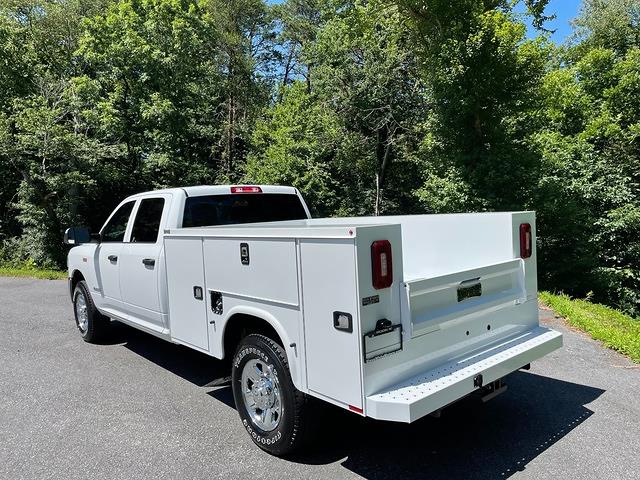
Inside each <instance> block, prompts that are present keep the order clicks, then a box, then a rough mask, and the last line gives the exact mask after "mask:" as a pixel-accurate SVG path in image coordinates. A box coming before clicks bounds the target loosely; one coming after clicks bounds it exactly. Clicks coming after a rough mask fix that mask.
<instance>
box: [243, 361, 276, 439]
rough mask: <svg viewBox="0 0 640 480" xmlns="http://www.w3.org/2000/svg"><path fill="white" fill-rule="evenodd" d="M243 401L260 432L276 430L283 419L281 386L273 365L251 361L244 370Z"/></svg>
mask: <svg viewBox="0 0 640 480" xmlns="http://www.w3.org/2000/svg"><path fill="white" fill-rule="evenodd" d="M240 381H241V382H242V399H243V400H244V406H245V408H246V409H247V413H248V414H249V417H250V418H251V420H252V422H253V423H254V424H255V426H257V427H258V428H259V429H260V430H262V431H264V432H270V431H272V430H275V429H276V428H277V426H278V425H279V423H280V418H281V417H282V402H281V399H280V385H279V383H278V376H277V374H276V372H275V368H274V367H273V365H267V364H266V363H265V362H263V361H262V360H259V359H251V360H249V361H248V362H247V363H245V365H244V367H243V368H242V377H241V380H240Z"/></svg>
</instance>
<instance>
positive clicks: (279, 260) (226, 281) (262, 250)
mask: <svg viewBox="0 0 640 480" xmlns="http://www.w3.org/2000/svg"><path fill="white" fill-rule="evenodd" d="M243 243H246V244H247V245H248V246H249V264H248V265H244V264H243V263H242V261H241V258H240V245H241V244H243ZM204 258H205V264H206V265H207V289H208V290H215V291H218V292H222V293H223V295H224V294H228V295H235V296H239V297H245V298H247V297H248V298H251V299H255V300H266V301H271V302H276V303H283V304H285V305H290V306H298V305H299V301H298V268H297V257H296V242H295V240H293V239H264V240H262V239H254V238H251V239H242V238H237V239H236V238H205V239H204Z"/></svg>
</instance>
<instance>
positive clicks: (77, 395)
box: [0, 278, 640, 480]
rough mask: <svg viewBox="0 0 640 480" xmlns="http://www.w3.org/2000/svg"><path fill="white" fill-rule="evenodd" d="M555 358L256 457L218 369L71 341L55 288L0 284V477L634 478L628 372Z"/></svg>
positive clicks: (599, 358) (196, 357)
mask: <svg viewBox="0 0 640 480" xmlns="http://www.w3.org/2000/svg"><path fill="white" fill-rule="evenodd" d="M542 315H543V318H544V320H545V321H546V322H547V323H551V324H552V325H553V326H554V327H555V328H558V329H560V330H562V331H563V332H564V334H565V347H564V348H563V349H562V350H560V351H558V352H556V353H554V354H552V355H550V356H548V357H546V358H545V359H543V360H540V361H538V362H536V363H535V364H534V365H533V368H532V370H531V371H530V372H518V373H515V374H513V375H512V376H510V377H509V380H508V384H509V391H508V392H507V393H505V394H504V395H501V396H499V397H498V398H496V399H495V400H493V401H491V402H489V403H488V404H487V405H484V406H478V405H477V404H475V403H473V402H470V401H467V402H462V403H461V404H458V405H456V406H454V407H451V408H450V409H448V410H446V411H445V412H444V413H443V415H442V417H441V418H439V419H435V418H426V419H423V420H421V421H418V422H416V423H414V424H412V425H400V424H392V423H384V422H375V421H370V420H366V419H361V418H358V417H356V416H355V415H352V414H349V413H348V412H344V411H341V410H337V409H334V408H333V407H328V408H324V409H319V410H318V412H319V413H318V415H321V416H322V420H323V421H322V423H323V424H324V425H325V426H326V427H325V428H324V430H323V431H321V432H319V433H318V435H317V438H316V439H315V440H316V441H315V442H314V448H313V451H312V452H310V453H308V454H306V455H301V456H300V457H298V458H295V459H290V460H282V459H278V458H274V457H270V456H268V455H267V454H265V453H262V452H261V451H259V450H258V449H257V448H256V447H254V446H253V444H252V443H251V441H250V440H249V438H248V437H247V435H246V434H245V433H244V431H243V429H242V428H241V427H240V423H239V421H238V418H237V414H236V411H235V409H234V406H233V398H232V396H231V392H230V390H229V388H218V389H211V388H206V387H203V386H202V385H205V384H207V383H208V382H210V381H212V380H213V379H215V378H216V377H217V376H219V375H220V373H221V368H220V365H219V363H218V362H217V361H216V360H213V359H210V358H208V357H206V356H203V355H201V354H198V353H195V352H191V351H189V350H187V349H186V348H183V347H178V346H174V345H171V344H169V343H166V342H163V341H161V340H157V339H155V338H153V337H150V336H147V335H145V334H142V333H139V332H137V331H135V330H133V329H130V328H128V327H125V326H119V328H118V329H117V331H116V332H115V334H114V338H113V341H112V342H110V344H108V345H89V344H86V343H84V342H83V341H82V340H81V339H80V337H79V335H78V334H77V332H76V330H75V325H74V323H73V320H72V316H71V308H70V302H69V299H68V296H67V290H66V283H65V282H60V281H46V280H44V281H39V280H29V279H7V278H0V388H1V391H0V479H16V480H17V479H21V478H24V479H40V478H51V479H87V478H96V479H97V478H100V479H102V478H104V479H112V478H113V479H116V478H117V479H133V478H144V479H147V478H148V479H157V478H168V479H178V478H179V479H181V480H186V479H200V478H202V479H204V478H207V479H215V478H254V479H255V478H258V479H279V478H292V479H293V478H303V479H305V480H310V479H315V478H341V479H342V478H367V479H383V478H395V479H403V480H404V479H413V478H425V479H440V478H442V479H449V480H451V479H456V478H464V479H469V478H472V479H475V478H478V479H484V478H488V479H492V478H497V479H503V478H516V479H525V478H531V479H537V480H539V479H547V478H549V479H550V478H571V480H578V479H601V478H607V479H627V478H628V479H634V480H637V479H638V478H640V455H639V453H640V447H639V446H640V369H638V368H634V366H633V364H632V363H631V362H629V361H628V360H626V359H625V358H623V357H621V356H619V355H617V354H615V353H613V352H610V351H608V350H605V349H603V348H601V347H600V346H599V345H598V344H597V343H596V342H594V341H592V340H590V339H588V338H586V337H585V336H584V335H582V334H580V333H576V332H572V331H570V330H568V329H567V328H566V327H565V326H564V325H563V324H562V323H561V321H560V320H556V319H554V318H553V315H551V314H550V313H549V312H544V311H543V312H542Z"/></svg>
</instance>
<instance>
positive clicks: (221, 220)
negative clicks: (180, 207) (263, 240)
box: [182, 193, 307, 227]
mask: <svg viewBox="0 0 640 480" xmlns="http://www.w3.org/2000/svg"><path fill="white" fill-rule="evenodd" d="M304 218H307V213H306V212H305V210H304V207H303V206H302V202H301V201H300V198H299V197H298V196H297V195H291V194H286V193H259V194H229V195H204V196H200V197H188V198H187V199H186V202H185V207H184V216H183V220H182V226H183V227H206V226H213V225H233V224H239V223H254V222H276V221H283V220H300V219H304Z"/></svg>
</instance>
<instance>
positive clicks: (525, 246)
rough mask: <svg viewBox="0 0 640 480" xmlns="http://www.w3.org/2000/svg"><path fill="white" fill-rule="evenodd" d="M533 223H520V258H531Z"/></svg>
mask: <svg viewBox="0 0 640 480" xmlns="http://www.w3.org/2000/svg"><path fill="white" fill-rule="evenodd" d="M532 248H533V246H532V240H531V225H529V224H528V223H521V224H520V258H529V257H530V256H531V251H532Z"/></svg>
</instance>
